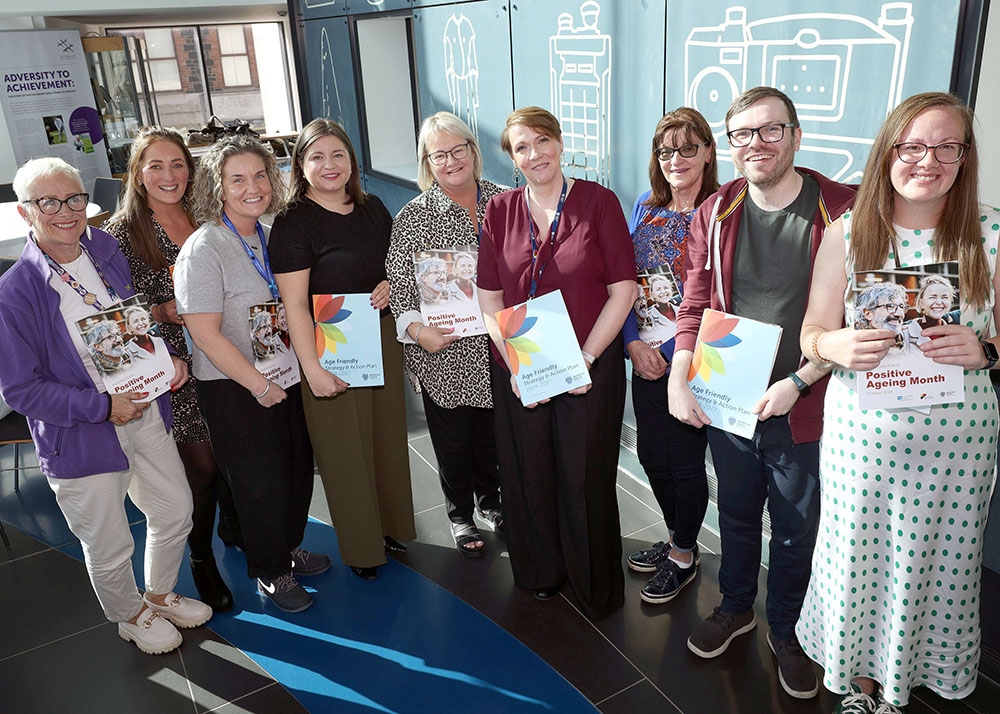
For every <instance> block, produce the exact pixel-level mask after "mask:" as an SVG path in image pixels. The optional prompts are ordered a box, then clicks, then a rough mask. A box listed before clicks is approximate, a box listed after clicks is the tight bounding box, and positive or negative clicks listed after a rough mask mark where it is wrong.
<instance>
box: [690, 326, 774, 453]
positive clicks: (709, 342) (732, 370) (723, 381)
mask: <svg viewBox="0 0 1000 714" xmlns="http://www.w3.org/2000/svg"><path fill="white" fill-rule="evenodd" d="M780 340H781V327H779V326H778V325H770V324H768V323H765V322H758V321H756V320H751V319H749V318H747V317H737V316H735V315H730V314H728V313H725V312H719V311H718V310H705V312H704V314H703V315H702V318H701V329H699V330H698V342H697V343H696V344H695V348H694V357H693V358H692V360H691V369H690V370H689V371H688V383H689V384H690V386H691V391H692V392H693V393H694V396H695V398H696V399H697V400H698V405H699V406H700V407H701V409H702V411H703V412H705V414H706V415H707V416H708V418H709V419H711V420H712V426H714V427H718V428H719V429H722V430H723V431H728V432H729V433H731V434H736V435H737V436H742V437H743V438H744V439H749V438H751V437H752V436H753V433H754V430H755V429H756V428H757V415H756V414H754V413H753V412H752V411H751V410H752V409H753V408H754V406H756V405H757V402H758V401H760V398H761V397H763V396H764V392H766V391H767V386H768V381H769V380H770V378H771V369H772V368H773V367H774V358H775V356H776V355H777V354H778V342H779V341H780Z"/></svg>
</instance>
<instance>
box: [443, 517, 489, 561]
mask: <svg viewBox="0 0 1000 714" xmlns="http://www.w3.org/2000/svg"><path fill="white" fill-rule="evenodd" d="M451 537H452V538H454V539H455V547H456V548H458V552H459V553H461V554H462V555H464V556H465V557H466V558H480V557H482V555H483V550H484V549H485V548H486V543H485V542H483V536H482V534H481V533H480V532H479V529H478V528H476V526H475V525H473V524H472V523H452V524H451ZM477 541H479V542H481V543H482V545H480V546H473V547H471V548H470V547H469V545H470V544H472V543H475V542H477Z"/></svg>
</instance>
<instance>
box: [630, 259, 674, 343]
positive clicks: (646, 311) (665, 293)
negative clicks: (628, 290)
mask: <svg viewBox="0 0 1000 714" xmlns="http://www.w3.org/2000/svg"><path fill="white" fill-rule="evenodd" d="M638 280H639V297H638V299H637V300H636V301H635V306H634V307H633V308H632V309H633V312H635V316H636V319H637V322H638V324H639V339H640V340H642V341H643V342H645V343H646V344H647V345H649V346H650V347H652V348H654V349H657V348H659V349H660V351H661V352H663V353H664V356H665V357H666V358H667V359H671V358H672V357H673V354H674V335H675V334H676V333H677V308H678V307H680V304H681V291H680V289H679V288H678V286H677V280H676V279H675V278H674V274H673V272H672V271H671V270H670V266H669V265H657V266H656V267H653V268H650V269H648V270H646V271H644V272H642V273H639V276H638Z"/></svg>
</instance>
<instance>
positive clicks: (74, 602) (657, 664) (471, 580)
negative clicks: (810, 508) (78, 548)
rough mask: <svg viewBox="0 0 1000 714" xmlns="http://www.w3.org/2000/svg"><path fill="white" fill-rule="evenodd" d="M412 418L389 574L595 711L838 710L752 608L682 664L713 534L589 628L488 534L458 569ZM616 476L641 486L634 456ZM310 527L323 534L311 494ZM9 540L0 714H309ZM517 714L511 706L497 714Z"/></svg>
mask: <svg viewBox="0 0 1000 714" xmlns="http://www.w3.org/2000/svg"><path fill="white" fill-rule="evenodd" d="M414 406H415V405H414V404H413V403H411V407H414ZM411 412H412V413H411V415H410V417H411V418H410V425H411V438H410V441H409V449H410V463H411V469H412V475H413V493H414V506H415V510H416V522H417V541H416V542H414V543H412V544H411V545H410V549H409V552H408V553H407V554H406V555H404V556H401V557H399V558H397V560H398V561H399V562H400V563H402V564H405V565H406V566H408V567H409V568H412V569H413V570H415V571H416V572H417V573H420V574H421V575H423V576H424V577H426V578H428V579H429V580H431V581H433V582H434V583H437V584H438V585H439V586H441V587H443V588H445V589H447V590H448V591H450V592H451V593H453V594H454V595H456V596H457V597H459V598H461V599H462V600H464V601H465V602H466V603H468V604H469V605H471V606H472V607H473V608H475V609H476V610H478V611H479V612H480V613H482V614H483V615H485V616H486V617H488V618H490V619H491V620H493V622H495V623H497V624H498V625H500V626H501V627H502V628H504V629H505V630H506V631H507V632H509V633H510V634H512V635H513V636H514V637H516V638H517V639H518V640H520V641H521V642H522V643H524V644H525V645H527V647H529V648H530V649H531V650H533V651H534V652H535V653H537V654H538V655H539V656H540V657H541V658H542V659H544V660H545V661H546V662H548V663H549V664H550V665H551V666H552V667H553V668H554V669H555V670H556V671H558V672H559V673H560V674H561V675H562V676H563V677H565V679H566V680H567V681H568V682H569V683H570V684H572V685H573V686H574V687H575V688H576V689H577V690H579V692H581V693H582V694H583V695H584V696H585V697H586V698H587V699H588V700H589V701H590V702H592V703H593V704H594V706H595V707H596V709H597V710H599V711H601V712H605V713H612V712H628V713H629V714H637V713H642V712H655V713H656V714H660V713H669V712H684V714H700V713H703V712H704V713H716V712H726V713H730V712H732V713H740V712H745V713H747V714H761V713H766V712H789V713H800V712H801V713H803V714H806V713H809V714H813V713H816V714H819V713H820V712H824V713H825V712H830V711H832V709H833V707H834V705H835V701H836V699H835V697H833V696H832V695H830V694H829V693H827V692H825V691H822V692H821V693H820V695H819V696H818V697H817V698H815V699H813V700H810V701H804V702H803V701H798V700H794V699H792V698H790V697H788V696H787V695H786V694H784V692H783V691H781V689H780V687H779V686H778V684H777V682H776V679H775V675H774V663H773V657H772V655H771V653H770V651H769V650H768V648H767V644H766V641H765V634H766V624H765V621H764V619H763V607H762V605H763V603H762V602H759V603H758V605H757V608H756V609H757V614H758V623H759V626H758V628H757V629H756V630H755V631H754V632H752V633H751V634H750V635H749V636H746V637H742V638H739V639H738V640H737V641H735V642H734V643H733V645H732V647H731V648H730V650H729V651H728V652H726V653H725V654H724V655H723V656H721V657H719V658H717V659H715V660H712V661H705V660H701V659H699V658H697V657H695V656H693V655H692V654H691V653H690V652H689V651H688V650H687V648H686V638H687V635H688V634H689V632H690V630H691V628H692V627H693V626H694V625H695V624H696V623H697V622H698V621H700V620H701V619H702V618H703V617H705V616H707V615H708V614H710V613H711V611H712V608H713V607H714V606H715V605H717V604H718V600H719V596H718V567H719V559H718V556H717V555H716V553H717V552H718V550H719V547H718V539H717V537H716V536H715V535H714V533H712V532H711V531H710V530H709V529H708V528H706V529H703V532H702V538H701V545H702V553H703V555H702V565H701V570H700V573H699V574H698V576H697V577H696V579H695V581H694V582H693V584H692V585H690V586H689V587H688V588H687V589H686V590H685V591H684V593H682V594H681V595H680V596H678V598H677V599H676V600H674V601H673V602H671V603H670V604H668V605H664V606H650V605H646V604H644V603H641V601H640V599H639V595H638V592H639V588H640V587H641V585H642V583H643V578H641V577H639V576H637V575H635V574H632V573H629V574H628V575H627V576H626V605H625V607H624V608H623V609H622V610H620V611H619V612H617V613H614V614H613V615H612V616H611V617H609V618H607V619H606V620H603V621H601V622H597V623H592V622H590V621H589V620H587V619H586V618H584V617H583V616H582V615H581V614H580V613H579V611H578V610H577V609H576V607H575V605H574V602H573V596H572V594H571V593H570V592H569V590H568V588H564V590H563V592H562V593H561V594H560V596H559V597H557V598H555V599H554V600H553V601H550V602H547V603H540V602H538V601H536V600H535V599H534V598H533V597H532V596H531V594H530V593H528V592H525V591H521V590H519V589H518V588H516V587H515V586H514V585H513V581H512V578H511V574H510V568H509V564H508V562H507V558H506V553H505V552H504V549H503V543H502V541H500V540H499V539H498V538H497V537H496V536H495V535H494V534H492V533H488V532H487V533H485V539H486V541H487V543H488V546H487V554H486V557H484V558H481V559H478V560H470V559H466V558H463V557H462V556H461V555H459V554H458V553H457V552H456V551H455V548H454V545H453V543H452V540H451V536H450V535H449V533H448V524H447V519H446V517H445V514H444V505H443V498H442V496H441V492H440V488H439V486H438V482H437V475H436V471H435V468H434V463H435V461H434V455H433V450H432V449H431V445H430V440H429V437H428V436H427V435H426V429H425V427H424V426H423V422H422V415H420V413H419V410H418V409H412V410H411ZM9 452H10V449H9V447H7V448H5V449H3V451H2V452H0V467H5V466H9V465H10V464H9V461H10V459H11V455H10V453H9ZM29 458H30V456H29ZM622 464H623V466H625V468H626V469H627V470H629V471H634V470H635V468H634V458H631V456H630V455H629V454H626V455H625V458H623V460H622ZM2 476H3V478H2V481H0V515H2V516H3V519H4V521H5V522H7V523H8V524H10V523H11V522H12V521H13V522H19V519H30V525H31V530H33V531H35V532H43V533H46V534H47V536H48V537H47V540H49V542H60V543H65V542H67V541H69V540H70V538H71V536H69V535H68V534H67V533H66V532H65V530H64V529H65V525H64V524H60V523H59V520H58V517H57V516H58V514H57V512H56V515H55V516H53V513H52V510H53V506H52V505H51V504H50V503H49V504H48V505H46V504H47V499H48V498H49V496H50V492H49V491H48V487H47V485H46V484H45V481H44V479H43V478H41V476H40V475H39V473H38V472H37V470H35V471H33V472H28V474H23V475H22V484H21V491H20V493H18V494H13V493H12V487H11V480H12V479H11V476H10V474H9V473H3V474H2ZM618 496H619V499H618V500H619V507H620V510H621V523H622V532H623V534H624V536H623V537H624V549H625V552H626V553H627V552H630V551H631V550H633V549H637V548H639V547H643V546H645V545H647V544H648V543H650V542H652V541H655V540H659V539H662V538H664V537H665V535H666V530H665V527H664V525H663V523H662V520H661V519H660V518H659V515H658V513H657V511H656V508H655V503H654V501H653V499H652V495H651V493H650V492H649V489H648V487H647V486H646V485H645V484H644V483H642V481H641V478H636V477H634V476H632V475H630V474H629V473H628V472H627V471H626V470H622V471H620V472H619V487H618ZM312 514H313V516H314V517H316V518H318V519H320V520H323V521H325V522H328V511H327V508H326V503H325V499H324V497H323V494H322V490H321V487H320V483H319V480H318V479H317V489H316V493H315V495H314V499H313V508H312ZM709 521H711V518H710V519H709ZM23 522H27V521H23ZM61 529H62V530H61ZM7 532H8V534H9V535H10V537H11V540H12V544H11V547H10V548H9V549H2V548H0V626H2V636H0V712H3V713H4V714H8V713H9V714H28V713H33V712H40V713H41V712H44V713H46V714H48V713H50V712H58V711H73V712H111V713H114V712H133V711H136V712H138V711H142V712H155V713H157V714H161V713H162V714H172V713H173V712H185V713H186V712H202V711H215V712H226V714H236V713H237V712H260V713H262V714H263V713H267V714H270V713H277V714H285V713H286V712H287V713H288V714H293V713H297V712H303V711H306V709H305V708H304V707H303V706H302V705H301V704H300V703H299V702H298V701H296V699H295V697H293V696H292V694H290V693H289V692H288V690H286V689H285V688H284V687H283V686H282V685H281V684H278V683H277V682H276V681H275V680H274V679H273V678H272V677H271V676H270V675H269V674H268V673H267V672H266V671H264V669H262V668H261V667H260V666H258V665H257V664H256V663H254V661H252V660H251V659H250V658H248V657H247V656H246V655H244V654H243V653H242V652H241V651H240V650H238V649H236V648H235V647H233V646H232V645H230V644H228V643H227V642H226V641H225V640H224V639H223V638H221V637H220V636H218V635H216V634H215V633H213V632H212V631H211V630H210V629H208V628H198V629H197V630H192V631H188V633H186V638H187V639H186V642H185V646H184V648H183V649H182V650H179V651H177V652H174V653H172V654H170V655H165V656H162V657H148V656H144V655H140V654H139V653H137V652H136V650H135V649H134V648H133V647H131V646H126V645H124V644H123V643H122V642H121V641H120V640H119V638H118V636H117V632H116V630H115V626H114V625H111V624H110V623H108V622H107V621H106V620H105V619H104V617H103V615H102V613H101V612H100V608H99V607H98V605H97V602H96V599H95V598H94V596H93V593H92V591H91V589H90V585H89V583H88V581H87V578H86V573H85V571H84V568H83V565H82V564H81V563H80V562H79V561H78V560H76V559H74V558H71V557H70V556H69V555H67V554H66V553H64V552H63V551H61V550H59V549H57V548H51V547H49V546H46V545H44V544H42V543H41V542H39V541H38V540H35V539H33V538H29V537H28V536H26V535H24V534H23V533H21V532H20V531H19V530H18V529H16V528H13V527H8V528H7ZM60 538H62V540H60ZM764 574H765V573H763V572H762V576H763V575H764ZM399 597H407V593H403V592H401V593H399ZM463 636H466V633H465V632H463V631H455V632H451V633H448V632H441V637H453V638H462V637H463ZM489 646H490V643H489V642H480V641H469V642H467V652H468V656H469V657H472V658H474V657H477V652H481V651H482V650H481V648H483V647H489ZM381 684H382V683H381V682H380V681H374V680H373V681H371V682H370V687H371V691H372V692H377V691H378V690H379V687H380V686H381ZM362 693H363V692H362ZM997 702H1000V687H998V686H997V685H996V684H995V683H993V682H991V681H989V680H986V679H983V678H981V679H980V683H979V687H978V689H977V690H976V692H974V693H973V695H972V696H970V697H969V698H968V699H966V700H965V701H964V702H948V701H945V700H942V699H940V698H939V697H937V696H935V695H933V694H931V693H930V692H928V691H926V690H917V694H916V695H915V697H914V701H913V702H912V703H911V705H910V707H908V708H907V713H908V714H930V713H934V712H937V713H940V714H952V713H954V714H971V713H972V712H978V713H979V714H986V713H987V712H997V711H1000V705H998V704H997ZM520 709H521V708H520V707H518V706H517V705H514V704H512V705H511V707H510V708H506V709H503V710H502V711H511V712H517V711H520ZM463 710H470V711H476V710H477V707H476V702H475V701H469V702H458V701H456V702H455V706H454V708H453V709H451V711H463ZM311 711H312V712H313V714H316V712H318V711H324V712H325V711H331V712H340V711H352V712H353V711H401V712H402V711H407V712H409V711H412V712H424V711H431V710H430V709H428V708H426V707H425V706H422V705H421V702H420V701H419V700H418V699H416V698H415V699H414V700H413V701H412V706H410V707H402V708H399V709H395V710H390V709H387V708H384V707H380V706H378V705H374V704H373V705H372V706H371V707H364V706H354V705H352V706H347V705H344V704H343V703H339V702H338V703H331V704H330V705H329V708H323V709H316V708H313V709H312V710H311ZM434 711H437V709H435V710H434ZM478 711H483V709H479V710H478Z"/></svg>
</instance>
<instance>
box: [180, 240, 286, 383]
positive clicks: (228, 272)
mask: <svg viewBox="0 0 1000 714" xmlns="http://www.w3.org/2000/svg"><path fill="white" fill-rule="evenodd" d="M268 234H269V228H268V227H267V226H264V238H265V240H266V239H267V237H268ZM243 240H245V241H246V243H247V245H249V246H250V248H252V249H253V252H254V254H255V255H256V256H257V259H258V260H259V261H261V263H262V264H263V256H262V254H261V249H260V239H259V238H258V237H257V234H256V233H255V234H254V235H252V236H243ZM174 295H175V296H176V298H177V312H178V313H179V314H181V315H186V314H188V313H192V312H216V313H219V312H221V313H222V335H223V337H225V338H226V339H227V340H229V341H230V342H232V343H233V344H234V345H236V347H237V348H238V349H239V351H240V352H241V353H242V354H243V356H244V357H246V358H247V360H248V361H249V362H250V363H251V364H253V361H254V356H253V349H252V348H251V346H250V307H251V306H253V305H260V304H261V303H265V302H270V301H271V291H270V290H268V288H267V283H266V282H264V278H262V277H261V276H260V274H259V273H258V272H257V269H256V268H255V267H254V266H253V263H251V262H250V257H249V256H248V255H247V253H246V251H245V250H244V249H243V246H242V245H241V244H240V241H239V239H238V238H237V237H236V234H235V233H233V232H232V231H231V230H229V229H228V228H226V227H225V226H223V225H219V224H216V223H206V224H205V225H203V226H202V227H201V228H199V229H198V230H196V231H195V232H194V233H192V234H191V237H190V238H188V239H187V241H185V242H184V247H183V248H181V252H180V254H179V255H178V256H177V262H176V264H175V266H174ZM192 358H193V360H194V376H195V377H196V378H198V379H201V380H210V379H229V378H228V377H227V376H226V375H225V374H223V373H222V372H220V371H219V370H218V369H217V368H216V366H215V365H214V364H212V362H211V361H210V360H209V359H208V357H207V356H206V355H205V353H204V352H202V351H201V350H200V349H198V347H197V346H195V348H194V350H192Z"/></svg>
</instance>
